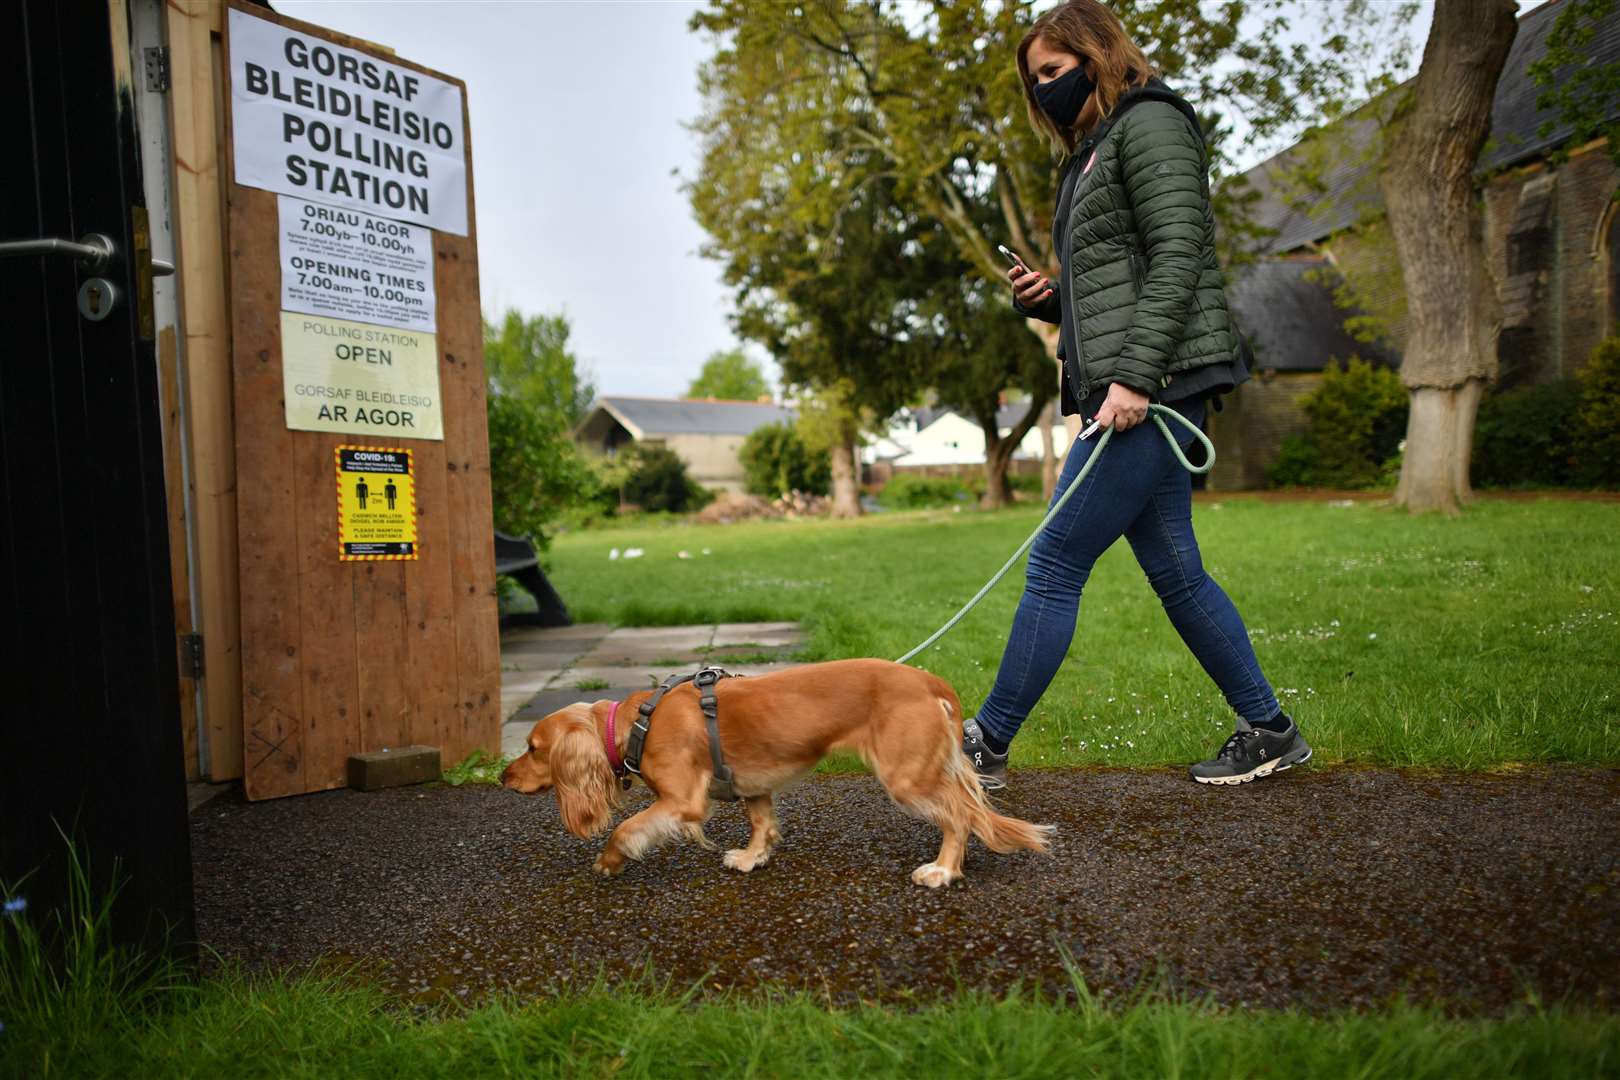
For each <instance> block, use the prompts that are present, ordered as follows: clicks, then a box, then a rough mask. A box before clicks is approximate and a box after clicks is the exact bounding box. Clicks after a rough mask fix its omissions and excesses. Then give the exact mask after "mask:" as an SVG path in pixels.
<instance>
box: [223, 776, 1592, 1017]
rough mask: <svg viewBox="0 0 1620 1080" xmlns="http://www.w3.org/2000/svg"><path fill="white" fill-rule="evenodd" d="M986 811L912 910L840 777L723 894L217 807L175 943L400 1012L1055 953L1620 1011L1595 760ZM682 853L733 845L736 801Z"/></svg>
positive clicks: (512, 842) (1375, 997)
mask: <svg viewBox="0 0 1620 1080" xmlns="http://www.w3.org/2000/svg"><path fill="white" fill-rule="evenodd" d="M646 800H647V793H646V791H645V790H644V789H641V788H637V789H636V790H635V791H633V792H631V793H630V795H629V797H628V805H627V809H629V810H633V809H635V808H636V807H638V806H641V805H644V804H645V802H646ZM999 801H1000V804H1001V806H1002V808H1003V809H1004V810H1006V811H1007V812H1009V813H1012V814H1015V815H1017V816H1020V817H1024V818H1027V819H1029V820H1031V821H1036V822H1049V823H1052V824H1055V825H1057V826H1058V835H1057V839H1056V842H1055V843H1054V847H1053V852H1054V853H1053V854H1052V855H1051V856H1048V857H1042V856H1036V855H1029V854H1019V855H1014V856H1001V855H995V854H992V853H990V852H989V851H987V850H985V849H984V848H983V847H981V846H980V845H979V844H978V842H977V841H974V842H973V843H972V845H971V846H970V848H969V852H968V858H967V861H966V864H965V866H964V870H965V872H966V875H967V879H966V881H965V882H962V883H959V884H957V885H954V886H952V887H950V888H948V889H941V890H935V891H930V890H926V889H921V888H918V887H917V886H915V885H913V884H911V882H910V880H909V878H908V875H909V873H910V871H911V870H912V868H913V867H915V866H917V865H918V864H919V863H923V862H927V861H929V860H930V859H932V857H933V855H934V852H935V850H936V849H937V847H938V833H937V832H935V831H934V830H932V829H931V828H930V827H929V826H927V825H924V824H923V823H921V822H919V821H916V820H914V819H911V818H908V817H906V816H904V815H902V814H901V813H900V812H899V811H898V810H896V809H895V808H894V807H893V806H892V805H891V804H890V803H889V802H888V801H887V799H886V797H885V796H884V795H883V793H882V791H881V789H880V788H879V787H878V786H877V784H876V782H875V781H873V780H872V779H871V778H870V777H866V776H859V777H814V778H811V779H810V780H808V781H806V782H805V783H803V784H801V785H800V786H798V787H796V788H793V789H791V790H790V791H788V792H786V793H784V794H783V795H781V796H779V797H778V800H777V805H778V814H779V816H780V819H781V826H782V833H783V841H782V843H781V845H780V846H779V847H778V848H777V850H776V855H775V857H774V858H773V860H772V861H771V862H770V863H769V864H768V865H766V866H764V867H762V868H760V869H758V870H756V871H754V872H753V873H751V874H747V875H742V874H738V873H736V872H734V871H730V870H726V869H724V868H723V867H722V866H721V863H720V853H719V852H711V851H704V850H702V849H700V848H698V847H696V846H694V845H690V844H684V845H671V846H669V847H666V848H664V849H663V850H661V851H659V852H657V853H655V854H653V855H651V856H649V857H648V858H647V859H646V860H645V861H644V862H642V863H640V864H633V865H632V866H631V867H630V868H629V869H628V870H627V871H626V872H625V873H624V874H623V875H622V876H621V877H618V878H614V879H602V878H598V877H596V876H594V875H593V874H592V873H591V872H590V863H591V859H592V858H593V857H594V856H595V854H596V852H597V850H598V849H599V847H600V845H601V842H602V841H601V840H600V839H598V840H593V841H584V840H579V839H576V838H574V837H572V836H570V835H568V834H567V833H565V832H564V831H563V829H562V826H561V824H560V823H559V821H558V819H557V813H556V804H555V801H554V799H553V797H552V796H551V795H550V794H549V793H545V794H541V795H537V796H531V797H524V796H520V795H517V794H515V793H513V792H509V791H505V790H501V789H498V788H493V787H483V786H477V787H474V786H464V787H460V788H450V787H442V786H432V787H417V788H406V789H399V790H394V791H386V792H375V793H371V794H361V793H358V792H350V791H337V792H330V793H327V794H321V795H307V796H301V797H297V798H289V799H281V800H276V801H272V802H265V803H257V804H247V803H243V802H240V801H237V800H235V799H231V798H223V799H216V800H215V801H213V802H211V803H209V804H207V805H206V806H204V807H203V808H201V809H199V810H198V811H197V812H196V813H195V814H194V816H193V818H192V850H193V858H194V864H195V880H196V898H197V921H198V930H199V935H200V937H201V940H202V942H203V943H204V944H205V945H207V946H209V947H211V948H213V949H215V950H217V951H218V952H219V953H220V954H221V955H222V956H223V957H225V958H226V959H228V960H239V961H241V962H243V963H245V964H247V965H249V966H250V967H260V966H269V967H272V968H279V969H291V970H298V969H301V968H302V967H304V966H306V965H308V964H310V963H313V962H318V961H321V960H336V961H338V962H341V963H348V962H351V961H358V962H359V963H360V970H362V971H364V972H365V973H366V974H367V975H368V976H369V977H372V978H375V979H376V980H378V981H379V982H380V983H381V985H382V986H383V987H384V988H385V989H387V990H389V991H390V992H392V993H394V994H396V995H399V996H400V997H402V998H403V999H405V1000H408V1001H410V1002H412V1003H435V1002H440V1001H444V1000H446V999H450V1000H461V1001H477V1000H478V999H480V998H481V997H483V996H485V995H487V994H489V993H490V992H492V991H502V992H512V993H515V994H517V995H519V996H531V995H546V994H555V993H559V992H564V993H565V992H567V991H568V989H569V988H570V987H571V986H577V985H580V984H581V983H583V982H588V981H590V980H591V979H593V978H594V977H595V976H596V975H597V974H598V973H603V974H605V975H606V976H607V977H608V978H609V979H620V978H623V979H640V978H643V977H644V976H645V974H646V972H648V971H649V970H650V971H651V972H652V973H653V974H654V976H655V977H657V978H659V979H660V980H662V979H664V978H668V979H669V980H671V981H672V983H673V984H674V985H675V986H676V987H677V988H679V989H684V988H686V987H689V986H692V985H694V984H699V983H701V985H702V986H703V987H704V988H705V989H714V990H724V989H728V988H742V989H750V988H760V987H778V988H787V989H796V990H807V991H810V992H812V993H815V994H817V995H825V996H826V997H828V998H830V999H832V1000H835V1001H852V1000H867V1001H874V1000H907V999H914V998H917V997H927V996H930V995H933V994H935V993H938V992H941V991H950V990H952V989H954V988H957V987H982V988H987V989H990V990H992V991H995V992H1002V991H1005V990H1007V989H1008V988H1010V987H1012V986H1013V985H1014V984H1015V983H1018V982H1020V981H1022V982H1023V983H1024V984H1026V985H1030V984H1039V985H1041V986H1043V987H1045V988H1048V989H1051V990H1057V991H1059V992H1061V991H1063V990H1064V989H1065V988H1066V987H1067V986H1068V985H1069V978H1068V975H1067V974H1066V971H1065V967H1064V964H1065V957H1066V956H1067V957H1072V960H1073V963H1074V964H1075V966H1076V967H1077V968H1078V970H1079V971H1080V973H1081V974H1082V975H1083V976H1084V977H1085V979H1086V982H1087V984H1088V985H1089V986H1090V987H1091V988H1092V990H1093V991H1097V992H1101V993H1104V994H1119V993H1124V992H1129V991H1131V990H1132V989H1134V988H1137V987H1139V986H1141V985H1143V983H1144V980H1147V981H1150V982H1156V984H1157V985H1159V986H1161V987H1164V988H1166V989H1169V990H1172V991H1174V992H1179V993H1186V994H1191V995H1195V996H1202V995H1209V996H1211V997H1213V998H1214V999H1216V1000H1218V1001H1220V1002H1222V1003H1225V1004H1228V1005H1256V1006H1289V1005H1294V1006H1300V1007H1303V1008H1306V1009H1310V1010H1321V1009H1331V1008H1337V1007H1342V1006H1351V1007H1359V1006H1366V1005H1372V1004H1377V1003H1380V1002H1383V1001H1385V1000H1387V999H1388V998H1390V997H1391V996H1392V995H1395V994H1398V993H1401V994H1405V995H1407V996H1410V997H1416V998H1419V999H1425V1000H1428V999H1439V1000H1443V1001H1445V1002H1447V1003H1449V1005H1451V1006H1452V1007H1455V1008H1458V1009H1460V1010H1462V1011H1474V1010H1484V1011H1492V1010H1496V1009H1500V1008H1502V1007H1504V1006H1506V1005H1508V1004H1510V1003H1512V1002H1514V1001H1521V1000H1524V999H1525V997H1526V995H1527V994H1533V995H1535V996H1537V997H1539V999H1540V1000H1543V1001H1549V1000H1555V999H1560V998H1568V999H1571V1000H1576V1001H1583V1002H1590V1003H1594V1004H1598V1005H1601V1006H1603V1007H1607V1008H1614V1007H1616V1006H1617V1005H1620V772H1617V771H1613V770H1593V769H1565V768H1555V769H1535V770H1529V771H1524V772H1519V773H1516V774H1513V775H1506V776H1479V775H1473V774H1457V773H1415V772H1413V773H1402V772H1393V771H1385V770H1360V769H1351V768H1338V769H1314V770H1301V771H1298V772H1296V773H1294V774H1291V775H1288V776H1285V777H1277V778H1274V779H1271V780H1267V781H1264V782H1260V783H1256V784H1251V785H1247V786H1244V787H1240V788H1223V789H1212V788H1205V787H1200V786H1197V785H1194V784H1192V783H1189V782H1188V781H1187V780H1186V779H1185V777H1184V775H1183V774H1181V773H1180V772H1179V771H1176V772H1171V771H1156V772H1129V771H1093V770H1083V771H1082V770H1057V771H1023V772H1018V773H1015V774H1014V777H1013V786H1012V787H1010V788H1009V789H1008V791H1007V792H1006V793H1005V797H1004V798H1002V799H1001V800H999ZM708 834H709V837H710V838H711V839H712V840H713V841H714V842H715V843H716V844H718V845H719V846H720V848H722V849H724V848H727V847H738V846H742V845H743V844H744V842H745V841H746V836H747V822H746V818H745V815H744V813H743V811H742V809H741V807H740V805H722V806H720V807H719V809H718V810H717V811H716V813H715V815H714V817H713V819H712V820H711V821H710V822H709V826H708Z"/></svg>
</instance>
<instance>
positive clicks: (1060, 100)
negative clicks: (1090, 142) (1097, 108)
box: [1035, 64, 1097, 131]
mask: <svg viewBox="0 0 1620 1080" xmlns="http://www.w3.org/2000/svg"><path fill="white" fill-rule="evenodd" d="M1096 89H1097V84H1096V83H1094V82H1092V81H1091V80H1090V79H1088V78H1086V68H1085V65H1084V64H1076V65H1075V66H1074V67H1072V68H1070V69H1069V70H1068V71H1065V72H1064V73H1063V74H1062V75H1059V76H1058V77H1057V78H1055V79H1053V80H1052V81H1051V82H1044V83H1036V84H1035V101H1036V103H1037V104H1039V105H1040V107H1041V111H1042V112H1044V113H1045V114H1046V115H1047V116H1048V117H1050V118H1051V120H1052V123H1054V124H1056V125H1057V126H1058V129H1059V130H1061V131H1067V130H1069V129H1070V128H1072V127H1074V121H1075V118H1076V117H1077V116H1079V115H1080V110H1081V109H1083V108H1085V104H1086V99H1087V98H1089V97H1091V93H1092V91H1093V90H1096Z"/></svg>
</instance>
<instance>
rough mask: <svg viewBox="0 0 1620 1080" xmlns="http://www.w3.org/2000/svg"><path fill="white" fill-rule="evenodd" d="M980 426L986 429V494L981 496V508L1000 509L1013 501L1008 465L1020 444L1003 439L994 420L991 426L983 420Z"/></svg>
mask: <svg viewBox="0 0 1620 1080" xmlns="http://www.w3.org/2000/svg"><path fill="white" fill-rule="evenodd" d="M979 426H980V427H981V428H983V429H984V494H983V495H982V496H980V497H979V508H980V509H981V510H1000V509H1001V508H1002V507H1004V506H1006V505H1007V504H1008V503H1009V502H1011V501H1012V490H1011V489H1010V488H1009V487H1008V486H1007V465H1008V463H1009V462H1010V461H1011V460H1012V455H1013V451H1014V450H1016V449H1018V444H1017V443H1015V442H1013V440H1011V439H1003V438H1002V437H1001V435H1000V433H999V432H997V431H996V430H995V426H996V425H995V421H994V420H992V421H991V422H990V424H989V426H986V425H985V424H984V423H982V422H981V423H980V424H979Z"/></svg>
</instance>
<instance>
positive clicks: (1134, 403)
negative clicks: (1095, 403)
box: [1097, 383, 1153, 431]
mask: <svg viewBox="0 0 1620 1080" xmlns="http://www.w3.org/2000/svg"><path fill="white" fill-rule="evenodd" d="M1152 400H1153V399H1152V398H1150V397H1148V396H1147V395H1146V394H1138V393H1137V392H1136V391H1135V390H1132V389H1131V388H1130V387H1128V386H1125V385H1124V384H1122V383H1111V384H1109V387H1108V397H1106V398H1105V399H1103V403H1102V408H1100V409H1098V410H1097V423H1099V424H1101V425H1102V426H1103V427H1110V426H1111V427H1113V429H1114V430H1115V431H1129V430H1130V429H1131V428H1133V427H1135V426H1136V425H1137V424H1140V423H1141V422H1142V421H1143V420H1146V419H1147V407H1148V403H1149V402H1151V401H1152Z"/></svg>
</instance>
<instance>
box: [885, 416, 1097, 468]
mask: <svg viewBox="0 0 1620 1080" xmlns="http://www.w3.org/2000/svg"><path fill="white" fill-rule="evenodd" d="M1027 408H1028V406H1027V405H1024V404H1015V405H1003V406H1002V407H1001V409H1000V410H999V411H998V412H997V414H996V426H997V427H998V428H999V429H1000V435H1001V436H1002V437H1003V438H1005V437H1006V436H1007V435H1009V434H1011V432H1012V429H1013V425H1014V424H1016V423H1017V422H1018V421H1019V420H1021V419H1023V416H1024V412H1025V411H1026V409H1027ZM913 422H914V423H915V424H916V425H917V427H916V429H915V430H914V433H912V434H910V435H909V436H905V435H904V434H903V433H902V435H901V438H905V439H906V441H905V442H904V443H903V444H902V445H903V446H904V448H905V453H903V454H901V455H899V456H898V457H894V458H892V459H890V464H891V465H893V466H894V467H895V468H897V469H905V468H925V467H930V466H933V467H953V466H960V467H963V468H967V467H970V466H982V465H983V464H984V459H985V456H984V429H983V428H981V427H980V426H979V425H978V422H977V421H975V420H970V419H969V418H967V417H965V416H963V415H962V414H960V413H958V412H957V411H956V410H954V409H936V410H928V409H922V410H918V412H917V413H916V414H915V419H914V421H913ZM901 438H896V437H895V433H893V432H891V435H890V438H889V439H888V440H884V441H887V442H893V443H901ZM1068 439H1069V433H1068V431H1067V430H1065V429H1064V427H1063V426H1062V425H1061V424H1054V425H1053V426H1052V448H1053V450H1054V451H1055V452H1056V453H1057V454H1058V455H1059V456H1061V455H1062V454H1063V451H1064V450H1065V449H1067V448H1068ZM1013 458H1014V460H1023V459H1028V460H1031V461H1039V460H1040V459H1041V433H1040V430H1039V429H1038V428H1030V429H1029V432H1028V433H1027V434H1026V435H1025V436H1024V438H1023V439H1022V440H1021V441H1020V442H1019V444H1018V449H1017V450H1015V451H1014V452H1013Z"/></svg>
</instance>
